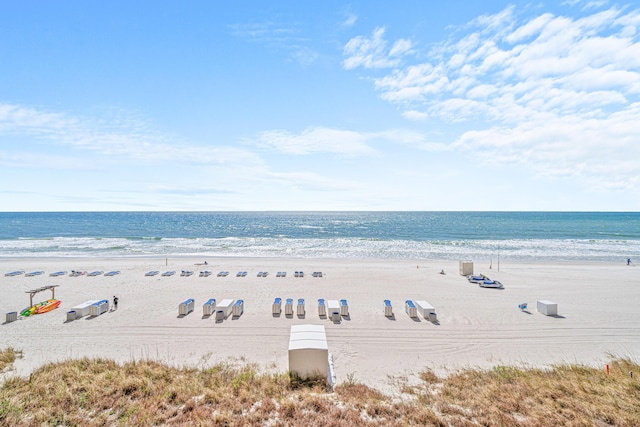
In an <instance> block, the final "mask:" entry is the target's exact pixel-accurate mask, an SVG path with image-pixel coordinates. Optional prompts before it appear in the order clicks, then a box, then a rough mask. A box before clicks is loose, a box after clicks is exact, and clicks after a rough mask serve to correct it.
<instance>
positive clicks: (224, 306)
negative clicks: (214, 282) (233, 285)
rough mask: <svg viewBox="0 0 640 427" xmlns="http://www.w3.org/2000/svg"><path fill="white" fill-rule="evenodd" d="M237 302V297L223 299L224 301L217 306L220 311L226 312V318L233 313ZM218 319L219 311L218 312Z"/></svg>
mask: <svg viewBox="0 0 640 427" xmlns="http://www.w3.org/2000/svg"><path fill="white" fill-rule="evenodd" d="M235 302H236V300H235V299H223V300H222V301H220V303H218V306H217V307H216V308H217V309H218V311H222V312H223V313H224V317H223V318H224V319H226V318H227V317H229V315H230V314H231V310H232V307H233V304H234V303H235ZM216 320H218V313H217V312H216Z"/></svg>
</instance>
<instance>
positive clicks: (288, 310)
mask: <svg viewBox="0 0 640 427" xmlns="http://www.w3.org/2000/svg"><path fill="white" fill-rule="evenodd" d="M284 315H285V316H293V299H292V298H287V301H286V303H285V304H284Z"/></svg>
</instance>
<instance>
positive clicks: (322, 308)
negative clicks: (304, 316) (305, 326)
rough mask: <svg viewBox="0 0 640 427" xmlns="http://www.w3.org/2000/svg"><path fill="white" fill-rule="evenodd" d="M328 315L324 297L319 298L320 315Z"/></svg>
mask: <svg viewBox="0 0 640 427" xmlns="http://www.w3.org/2000/svg"><path fill="white" fill-rule="evenodd" d="M326 315H327V306H326V305H325V303H324V299H323V298H320V299H318V316H320V317H325V316H326Z"/></svg>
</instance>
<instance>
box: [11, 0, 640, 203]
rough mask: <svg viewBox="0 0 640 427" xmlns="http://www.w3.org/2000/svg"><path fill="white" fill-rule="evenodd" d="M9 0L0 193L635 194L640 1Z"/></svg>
mask: <svg viewBox="0 0 640 427" xmlns="http://www.w3.org/2000/svg"><path fill="white" fill-rule="evenodd" d="M438 3H442V4H438ZM469 3H472V4H469ZM476 3H477V4H476ZM0 10H1V13H0V211H5V212H18V211H237V210H241V211H265V210H266V211H274V210H275V211H280V210H283V211H309V210H320V211H327V210H367V211H397V210H403V211H404V210H420V211H423V210H426V211H431V210H438V211H441V210H445V211H447V210H453V211H640V3H638V2H627V3H617V2H616V3H614V2H609V1H606V0H603V1H586V0H585V1H581V0H567V1H564V2H561V1H553V2H552V1H548V2H536V1H533V2H531V1H515V2H508V1H499V0H493V1H491V0H489V1H482V2H467V1H460V0H453V1H449V2H426V1H422V0H406V1H404V0H403V1H398V2H389V1H376V0H374V1H371V0H362V1H351V2H342V1H331V0H327V1H270V2H265V1H234V2H226V1H215V2H214V1H158V0H155V1H134V2H132V1H130V0H127V1H121V0H110V1H102V2H95V1H94V2H87V1H84V0H82V1H80V0H65V1H56V2H52V1H49V0H46V1H34V0H22V1H20V2H17V1H13V2H3V3H2V5H1V6H0Z"/></svg>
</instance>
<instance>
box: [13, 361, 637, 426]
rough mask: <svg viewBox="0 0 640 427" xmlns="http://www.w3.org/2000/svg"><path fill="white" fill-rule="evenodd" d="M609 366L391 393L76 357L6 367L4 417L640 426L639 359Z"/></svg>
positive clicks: (464, 380)
mask: <svg viewBox="0 0 640 427" xmlns="http://www.w3.org/2000/svg"><path fill="white" fill-rule="evenodd" d="M6 352H7V351H5V352H3V358H4V353H6ZM610 366H611V369H610V375H607V374H606V372H604V370H597V369H593V368H588V367H584V366H572V365H566V366H557V367H555V368H552V369H549V370H537V369H527V370H524V369H518V368H514V367H504V366H499V367H496V368H494V369H492V370H487V371H481V370H471V369H469V370H463V371H460V372H457V373H454V374H452V375H449V376H448V377H446V378H439V377H438V376H436V375H434V374H433V373H432V372H430V371H424V372H422V373H421V374H420V382H419V384H417V385H412V386H409V385H406V384H405V385H404V386H403V387H402V390H401V391H402V393H401V394H400V395H399V396H393V397H392V396H387V395H384V394H382V393H380V392H379V391H377V390H375V389H373V388H370V387H367V386H365V385H363V384H360V383H358V382H357V381H354V380H353V378H349V381H347V382H345V383H343V384H340V385H338V386H337V387H336V388H335V392H334V393H327V392H326V390H325V389H324V387H323V386H322V385H321V384H318V383H315V384H314V383H300V382H297V381H292V380H291V379H290V377H289V375H287V374H267V373H263V372H260V371H259V370H258V369H257V368H256V367H255V366H253V365H250V364H235V363H221V364H217V365H215V366H212V367H201V368H175V367H170V366H167V365H164V364H161V363H157V362H153V361H139V362H130V363H126V364H124V365H120V364H117V363H115V362H113V361H110V360H104V359H80V360H70V361H66V362H61V363H53V364H48V365H45V366H43V367H41V368H40V369H38V370H36V371H35V372H34V373H33V374H32V375H31V377H30V378H19V377H15V376H13V377H10V378H8V379H6V380H5V381H4V383H3V384H2V385H1V386H0V425H11V426H32V425H64V426H97V425H101V426H105V425H107V426H111V425H114V426H152V425H170V426H199V425H202V426H207V425H212V426H213V425H220V426H311V425H318V426H320V425H322V426H412V425H416V426H417V425H420V426H429V425H435V426H478V425H482V426H518V425H522V426H552V425H554V426H555V425H570V426H603V425H616V426H638V425H640V405H638V402H639V401H640V381H639V380H640V367H639V366H638V365H637V364H635V363H632V362H631V361H629V360H615V361H613V362H612V363H611V364H610ZM631 373H633V376H631Z"/></svg>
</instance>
